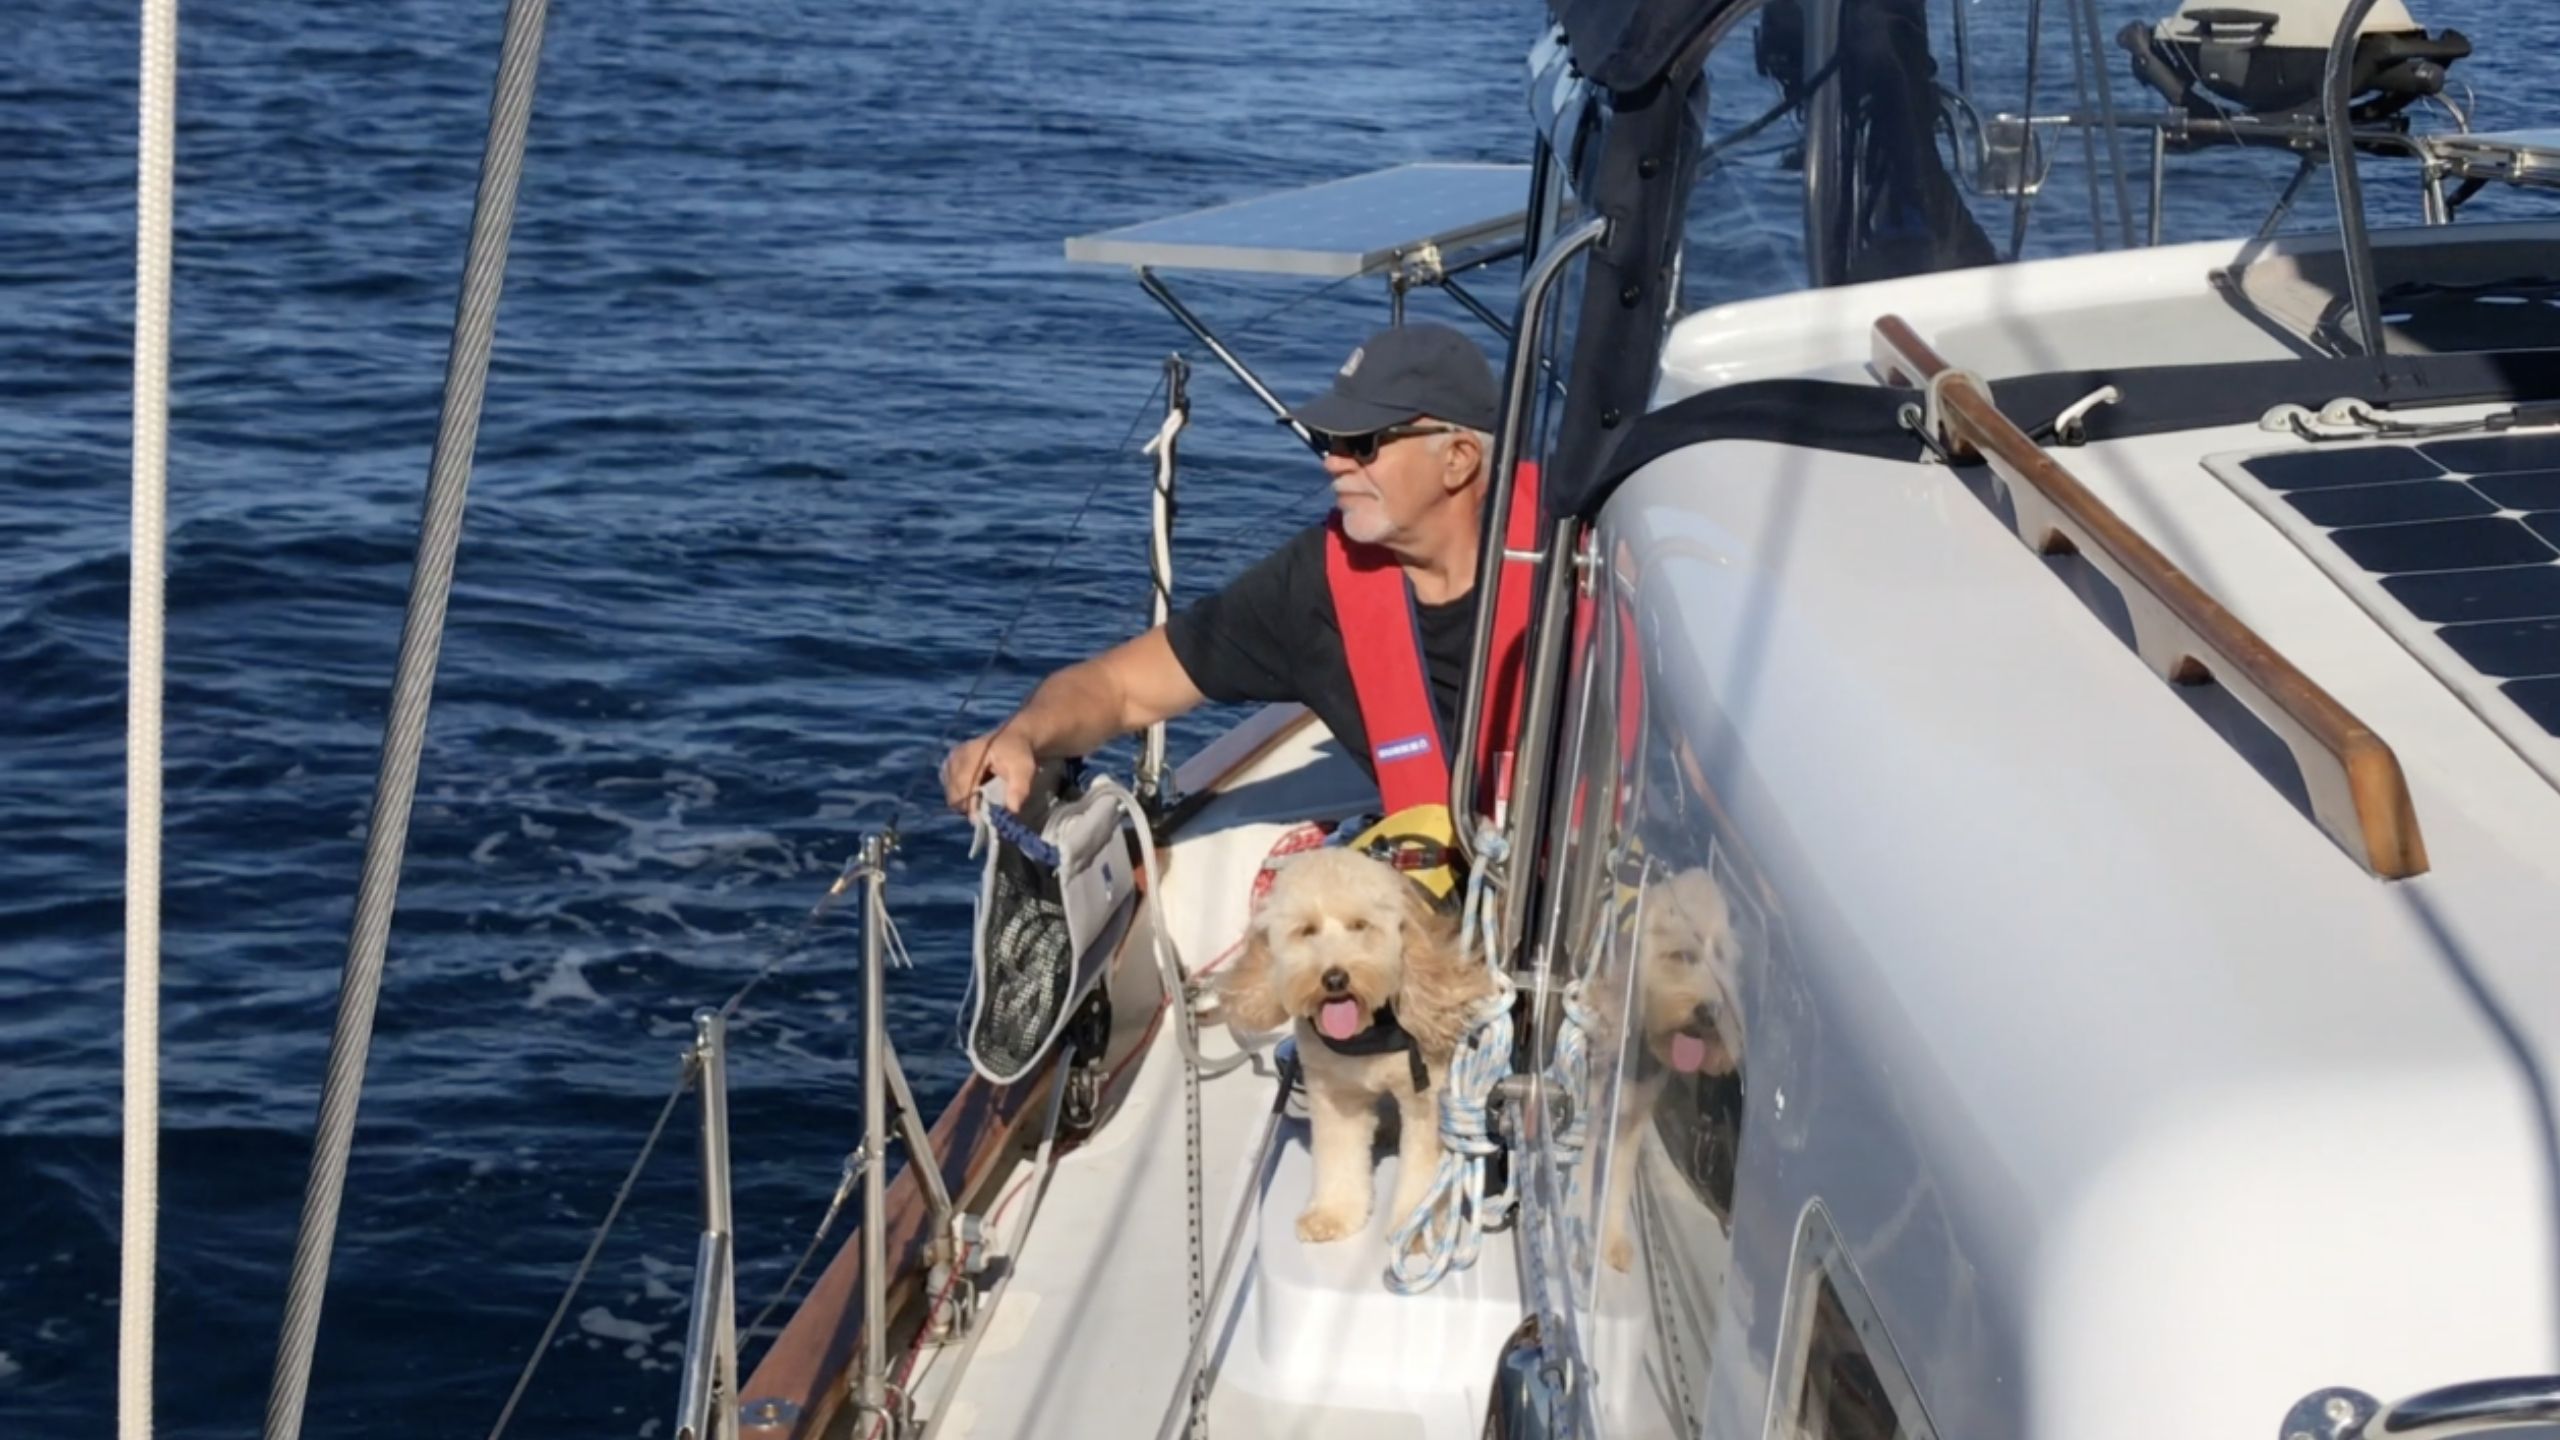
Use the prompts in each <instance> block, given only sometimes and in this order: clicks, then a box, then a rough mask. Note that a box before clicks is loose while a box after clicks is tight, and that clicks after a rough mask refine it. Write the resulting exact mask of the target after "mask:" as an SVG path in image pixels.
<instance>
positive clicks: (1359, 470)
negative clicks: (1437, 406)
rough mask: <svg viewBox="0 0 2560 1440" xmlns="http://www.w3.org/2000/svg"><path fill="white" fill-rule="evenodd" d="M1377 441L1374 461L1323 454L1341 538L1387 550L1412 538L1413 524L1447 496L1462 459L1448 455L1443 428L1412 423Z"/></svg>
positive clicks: (1433, 423) (1426, 422)
mask: <svg viewBox="0 0 2560 1440" xmlns="http://www.w3.org/2000/svg"><path fill="white" fill-rule="evenodd" d="M1397 430H1398V431H1403V430H1422V431H1427V432H1432V433H1424V434H1403V433H1395V432H1390V433H1388V434H1386V435H1384V436H1382V437H1381V439H1380V441H1379V444H1378V453H1377V455H1376V457H1375V458H1373V459H1370V460H1367V461H1365V462H1364V461H1361V460H1356V459H1354V458H1352V457H1351V456H1349V455H1344V454H1340V453H1329V454H1327V455H1326V456H1325V457H1324V468H1325V473H1326V474H1328V475H1331V476H1332V477H1333V498H1334V503H1335V504H1337V505H1339V506H1340V507H1341V509H1342V533H1343V534H1345V535H1347V536H1349V537H1351V538H1352V539H1353V540H1356V541H1358V542H1360V543H1361V544H1363V545H1392V544H1394V543H1395V542H1397V541H1399V540H1402V539H1405V538H1407V537H1408V536H1409V535H1411V534H1412V532H1413V529H1414V526H1415V522H1416V521H1418V520H1419V519H1421V517H1422V516H1423V515H1425V514H1427V513H1428V512H1429V511H1430V510H1431V509H1432V507H1434V506H1436V505H1438V504H1440V503H1442V502H1443V501H1445V500H1446V499H1447V498H1448V496H1449V494H1450V493H1451V490H1452V486H1451V484H1450V480H1451V478H1452V476H1453V474H1454V470H1455V467H1456V466H1457V465H1458V464H1459V463H1461V462H1462V461H1463V459H1464V457H1461V456H1455V455H1453V454H1451V453H1450V450H1449V448H1448V447H1449V446H1450V445H1451V444H1452V441H1451V438H1450V436H1449V435H1448V434H1447V433H1446V430H1445V428H1444V427H1442V426H1441V425H1439V423H1438V422H1436V421H1432V420H1427V419H1426V420H1418V421H1415V422H1413V424H1411V425H1410V426H1401V427H1397Z"/></svg>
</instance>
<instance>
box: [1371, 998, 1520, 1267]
mask: <svg viewBox="0 0 2560 1440" xmlns="http://www.w3.org/2000/svg"><path fill="white" fill-rule="evenodd" d="M1496 979H1497V980H1498V981H1499V982H1500V983H1499V984H1498V985H1497V986H1496V988H1495V990H1494V993H1493V994H1491V995H1489V996H1487V997H1486V998H1485V999H1483V1000H1482V1001H1479V1002H1478V1003H1477V1005H1476V1009H1475V1013H1474V1014H1473V1015H1472V1016H1471V1017H1469V1022H1468V1031H1467V1038H1466V1040H1465V1041H1464V1042H1463V1043H1462V1044H1460V1045H1459V1047H1458V1053H1457V1054H1456V1055H1455V1056H1454V1057H1453V1058H1452V1059H1451V1060H1450V1062H1449V1078H1448V1080H1447V1081H1446V1082H1445V1083H1444V1084H1443V1085H1442V1086H1441V1087H1440V1169H1439V1171H1438V1173H1436V1174H1434V1175H1433V1176H1432V1178H1431V1189H1430V1191H1429V1192H1428V1193H1426V1194H1425V1195H1424V1196H1423V1198H1422V1203H1421V1204H1419V1205H1417V1206H1415V1207H1414V1211H1413V1213H1412V1214H1411V1215H1408V1216H1406V1217H1405V1219H1404V1221H1403V1223H1401V1224H1399V1225H1397V1226H1396V1228H1395V1232H1394V1233H1393V1234H1391V1235H1389V1236H1388V1237H1387V1288H1388V1289H1390V1290H1393V1291H1395V1292H1396V1293H1397V1294H1399V1295H1411V1294H1414V1293H1416V1292H1417V1291H1422V1290H1428V1289H1430V1288H1431V1287H1432V1286H1434V1285H1437V1284H1439V1283H1440V1281H1441V1280H1442V1279H1443V1278H1444V1277H1446V1276H1447V1275H1448V1274H1449V1272H1450V1271H1452V1270H1464V1269H1466V1268H1467V1267H1468V1266H1471V1265H1473V1264H1475V1263H1476V1251H1477V1249H1478V1247H1479V1245H1480V1244H1481V1243H1482V1241H1483V1238H1484V1232H1485V1231H1486V1230H1488V1229H1490V1228H1492V1227H1493V1226H1495V1225H1498V1224H1500V1223H1501V1222H1502V1219H1503V1217H1504V1216H1506V1215H1508V1214H1510V1213H1511V1206H1512V1203H1513V1200H1514V1198H1515V1197H1514V1196H1513V1194H1512V1192H1511V1191H1510V1190H1509V1189H1504V1190H1503V1191H1501V1192H1499V1193H1497V1194H1493V1195H1487V1194H1486V1193H1485V1190H1484V1174H1485V1161H1487V1160H1488V1159H1490V1158H1492V1156H1493V1155H1494V1154H1495V1153H1496V1152H1498V1151H1499V1150H1500V1148H1501V1146H1500V1145H1499V1144H1498V1143H1497V1142H1496V1141H1495V1139H1494V1136H1493V1123H1492V1121H1493V1117H1492V1113H1491V1110H1492V1103H1493V1092H1494V1088H1495V1087H1496V1086H1498V1085H1500V1084H1501V1083H1502V1077H1503V1076H1505V1075H1508V1074H1510V1073H1511V996H1512V990H1511V981H1510V980H1509V978H1508V977H1504V976H1500V975H1498V974H1497V976H1496Z"/></svg>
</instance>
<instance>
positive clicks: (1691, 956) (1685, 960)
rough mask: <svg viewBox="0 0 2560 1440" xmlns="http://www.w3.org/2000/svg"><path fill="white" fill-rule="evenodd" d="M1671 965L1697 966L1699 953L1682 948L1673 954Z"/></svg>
mask: <svg viewBox="0 0 2560 1440" xmlns="http://www.w3.org/2000/svg"><path fill="white" fill-rule="evenodd" d="M1671 963H1672V964H1674V965H1695V964H1697V963H1698V952H1697V951H1695V950H1691V949H1689V948H1687V947H1686V946H1683V947H1682V948H1680V949H1678V950H1674V951H1672V952H1671Z"/></svg>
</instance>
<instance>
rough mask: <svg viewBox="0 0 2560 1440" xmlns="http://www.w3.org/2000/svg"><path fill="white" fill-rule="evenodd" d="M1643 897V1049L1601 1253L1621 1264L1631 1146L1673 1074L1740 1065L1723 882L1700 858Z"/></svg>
mask: <svg viewBox="0 0 2560 1440" xmlns="http://www.w3.org/2000/svg"><path fill="white" fill-rule="evenodd" d="M1643 906H1644V909H1643V918H1642V920H1641V922H1640V923H1639V925H1638V928H1637V932H1636V947H1635V969H1636V973H1635V1001H1634V1005H1633V1009H1634V1012H1635V1016H1636V1027H1637V1038H1638V1040H1639V1041H1640V1042H1641V1043H1642V1045H1643V1046H1644V1054H1643V1055H1642V1056H1640V1057H1638V1058H1637V1059H1636V1061H1635V1065H1634V1068H1633V1069H1632V1070H1631V1071H1630V1072H1629V1074H1628V1076H1627V1079H1626V1083H1625V1085H1624V1086H1623V1087H1622V1088H1621V1089H1620V1091H1619V1094H1618V1114H1617V1117H1616V1127H1617V1139H1616V1141H1615V1143H1614V1145H1613V1147H1612V1148H1613V1152H1614V1153H1615V1154H1616V1155H1617V1157H1618V1158H1617V1159H1616V1160H1615V1161H1614V1162H1613V1163H1612V1164H1611V1167H1610V1168H1611V1170H1612V1171H1613V1172H1614V1173H1613V1174H1612V1176H1611V1177H1610V1184H1609V1191H1610V1193H1609V1195H1608V1198H1607V1201H1606V1205H1607V1209H1606V1212H1605V1213H1606V1219H1605V1221H1604V1222H1603V1224H1602V1226H1601V1256H1602V1258H1604V1259H1606V1260H1607V1261H1608V1262H1609V1265H1610V1267H1611V1268H1612V1269H1617V1270H1624V1269H1626V1268H1627V1267H1628V1266H1629V1265H1630V1264H1632V1263H1633V1262H1634V1260H1635V1246H1634V1243H1633V1241H1632V1239H1631V1238H1630V1237H1629V1235H1628V1233H1627V1199H1628V1185H1627V1178H1628V1176H1629V1175H1630V1173H1631V1172H1632V1170H1633V1168H1634V1162H1635V1152H1634V1149H1633V1148H1632V1147H1634V1146H1636V1145H1638V1144H1641V1143H1642V1142H1643V1139H1644V1135H1645V1127H1646V1125H1647V1124H1648V1122H1650V1121H1651V1120H1652V1118H1653V1109H1654V1106H1655V1105H1656V1104H1658V1103H1660V1101H1661V1099H1662V1091H1663V1087H1664V1086H1665V1085H1666V1084H1667V1083H1668V1082H1669V1078H1670V1077H1671V1076H1673V1075H1717V1076H1723V1075H1730V1074H1732V1073H1733V1072H1734V1071H1736V1070H1738V1069H1740V1068H1742V1054H1743V1025H1742V1004H1741V991H1740V987H1739V983H1738V982H1739V980H1740V974H1739V969H1740V965H1741V960H1742V943H1741V940H1740V938H1739V937H1737V936H1736V935H1735V934H1734V929H1733V914H1732V910H1731V907H1729V906H1728V905H1727V904H1726V903H1725V897H1724V890H1723V888H1722V887H1721V886H1719V885H1717V884H1716V882H1715V877H1714V876H1712V875H1710V874H1708V873H1707V871H1706V869H1705V867H1703V866H1700V867H1694V868H1691V869H1687V870H1682V871H1678V872H1676V873H1674V874H1671V875H1669V876H1666V877H1664V878H1662V879H1659V880H1656V881H1654V882H1652V883H1651V884H1649V885H1648V886H1646V888H1645V894H1644V899H1643ZM1617 1008H1618V1007H1617V1006H1616V1005H1614V1004H1610V1005H1606V1006H1605V1009H1606V1010H1611V1011H1614V1010H1616V1009H1617Z"/></svg>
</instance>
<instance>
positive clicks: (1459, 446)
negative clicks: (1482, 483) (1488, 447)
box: [1440, 430, 1485, 495]
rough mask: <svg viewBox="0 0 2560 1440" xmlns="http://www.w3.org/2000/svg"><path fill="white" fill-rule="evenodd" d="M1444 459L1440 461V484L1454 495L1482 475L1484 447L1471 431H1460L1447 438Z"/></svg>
mask: <svg viewBox="0 0 2560 1440" xmlns="http://www.w3.org/2000/svg"><path fill="white" fill-rule="evenodd" d="M1445 453H1446V458H1445V459H1443V460H1442V461H1441V467H1442V468H1441V472H1440V484H1441V486H1442V488H1444V489H1446V490H1447V491H1448V492H1449V493H1450V494H1452V495H1454V494H1456V493H1458V492H1459V491H1461V490H1464V489H1466V488H1467V487H1468V486H1469V485H1472V484H1474V483H1475V481H1476V477H1478V476H1480V475H1482V474H1483V473H1484V464H1485V453H1484V445H1483V443H1482V442H1480V441H1479V440H1477V439H1476V432H1474V431H1473V430H1460V431H1458V432H1456V433H1454V434H1452V435H1451V436H1450V437H1449V448H1448V450H1447V451H1446V452H1445Z"/></svg>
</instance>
